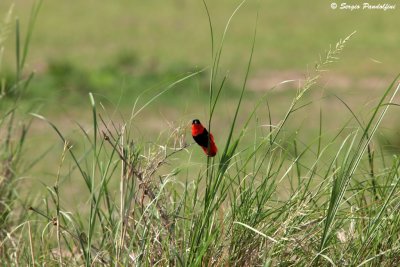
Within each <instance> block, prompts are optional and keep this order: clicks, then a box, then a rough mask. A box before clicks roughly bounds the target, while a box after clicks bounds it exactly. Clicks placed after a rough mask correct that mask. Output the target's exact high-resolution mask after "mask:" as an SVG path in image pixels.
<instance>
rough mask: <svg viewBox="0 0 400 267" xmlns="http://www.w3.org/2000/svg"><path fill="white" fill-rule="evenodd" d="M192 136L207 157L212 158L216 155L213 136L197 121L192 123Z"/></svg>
mask: <svg viewBox="0 0 400 267" xmlns="http://www.w3.org/2000/svg"><path fill="white" fill-rule="evenodd" d="M192 136H193V139H194V141H196V143H197V144H198V145H199V146H201V148H202V149H203V151H204V153H206V155H207V156H209V157H214V156H215V155H216V154H217V151H218V149H217V146H216V145H215V143H214V136H213V135H212V133H208V131H207V129H206V128H204V126H203V125H202V124H201V122H200V121H199V120H198V119H195V120H193V122H192Z"/></svg>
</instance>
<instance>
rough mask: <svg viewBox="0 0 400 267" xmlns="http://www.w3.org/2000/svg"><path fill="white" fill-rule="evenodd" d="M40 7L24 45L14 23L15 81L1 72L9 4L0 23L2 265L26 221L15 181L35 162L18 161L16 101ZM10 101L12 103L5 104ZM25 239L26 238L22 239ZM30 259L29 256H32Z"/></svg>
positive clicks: (13, 255)
mask: <svg viewBox="0 0 400 267" xmlns="http://www.w3.org/2000/svg"><path fill="white" fill-rule="evenodd" d="M39 8H40V2H39V3H38V5H35V6H34V7H33V9H32V14H31V20H30V24H29V27H28V31H27V35H26V37H25V43H24V44H23V45H21V34H20V31H19V21H18V20H16V28H15V29H16V35H15V36H16V49H15V52H16V69H15V76H14V77H15V78H14V79H10V76H9V75H4V72H3V71H2V68H1V65H2V56H3V53H4V51H5V49H4V42H5V40H6V39H7V38H9V35H10V33H11V29H12V12H13V5H11V7H10V9H9V11H8V13H7V15H6V16H5V19H4V21H3V22H2V23H0V92H1V93H0V114H1V115H0V229H1V230H0V258H1V259H2V260H1V262H2V264H4V265H11V264H13V263H15V262H18V255H19V253H20V244H19V241H18V239H19V238H21V237H17V236H16V234H15V233H14V232H15V231H17V229H18V228H20V226H21V224H23V223H24V222H25V220H26V213H24V212H22V210H21V209H20V208H19V207H18V204H20V203H24V202H26V201H27V200H21V199H20V198H19V194H18V191H17V188H18V180H19V179H20V176H21V174H23V173H24V172H25V171H27V170H28V169H29V168H30V167H32V165H33V164H34V162H35V160H32V161H29V162H26V163H25V164H26V165H28V166H24V164H23V163H22V161H23V160H24V159H25V157H24V153H25V150H24V146H25V143H26V139H27V133H28V131H29V128H30V124H31V122H30V121H28V122H23V121H19V118H18V116H19V113H18V112H19V100H20V98H21V96H22V94H23V93H24V91H25V90H26V88H27V87H28V86H29V83H30V81H31V79H32V77H33V74H30V75H28V76H27V78H24V77H23V75H22V73H23V70H24V66H25V60H26V57H27V53H28V47H29V42H30V36H31V34H32V31H33V25H34V21H35V19H36V16H37V12H38V10H39ZM9 95H12V97H10V99H12V101H6V100H7V99H6V98H8V97H9ZM25 240H26V239H25ZM32 257H33V255H32Z"/></svg>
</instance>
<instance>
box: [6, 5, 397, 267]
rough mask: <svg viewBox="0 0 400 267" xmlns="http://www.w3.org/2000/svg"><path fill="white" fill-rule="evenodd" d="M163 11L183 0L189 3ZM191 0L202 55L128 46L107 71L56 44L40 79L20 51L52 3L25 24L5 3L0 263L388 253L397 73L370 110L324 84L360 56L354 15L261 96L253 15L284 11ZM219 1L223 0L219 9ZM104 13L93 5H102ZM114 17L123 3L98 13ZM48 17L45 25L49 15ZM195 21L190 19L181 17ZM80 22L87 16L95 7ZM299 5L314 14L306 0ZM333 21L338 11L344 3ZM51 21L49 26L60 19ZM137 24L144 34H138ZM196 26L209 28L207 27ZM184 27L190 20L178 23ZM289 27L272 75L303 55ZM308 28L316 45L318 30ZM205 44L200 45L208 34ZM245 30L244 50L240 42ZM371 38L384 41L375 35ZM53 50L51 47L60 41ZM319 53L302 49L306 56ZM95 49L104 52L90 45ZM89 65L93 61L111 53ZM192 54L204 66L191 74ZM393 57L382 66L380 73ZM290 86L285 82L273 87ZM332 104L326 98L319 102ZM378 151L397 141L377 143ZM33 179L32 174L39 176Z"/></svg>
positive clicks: (391, 258)
mask: <svg viewBox="0 0 400 267" xmlns="http://www.w3.org/2000/svg"><path fill="white" fill-rule="evenodd" d="M223 2H227V1H223ZM129 3H130V2H129ZM129 3H128V1H126V3H125V4H126V5H127V6H129ZM175 4H176V5H177V6H178V7H184V8H188V10H191V9H190V8H189V7H188V6H191V5H194V4H193V3H190V4H189V3H186V2H180V1H176V3H175ZM198 4H199V3H196V5H198ZM200 4H201V5H200V6H199V9H201V10H202V11H203V13H204V14H202V15H201V16H202V18H203V19H204V18H206V19H205V21H206V22H207V23H204V25H203V26H199V25H196V27H197V28H193V29H192V30H195V29H196V30H197V31H198V35H199V36H200V37H201V38H199V39H200V40H199V42H198V43H196V42H195V41H193V43H195V44H191V45H194V46H196V45H200V46H201V47H202V48H204V49H205V50H204V51H207V53H203V52H204V51H203V52H200V51H199V53H193V57H192V58H188V60H181V58H180V59H179V58H178V59H177V60H172V58H174V56H176V55H177V51H176V50H179V49H176V50H174V51H175V52H173V53H172V52H171V53H166V52H165V51H163V50H162V49H168V48H170V46H168V44H164V43H161V44H159V45H160V48H158V49H160V51H158V52H159V53H158V54H157V56H159V57H161V58H162V56H165V58H167V59H168V60H166V61H163V59H160V62H161V63H157V64H160V66H161V67H159V66H157V67H153V65H152V64H148V63H143V61H142V60H143V59H142V58H141V57H142V56H143V57H145V56H148V53H146V51H145V50H140V48H138V47H136V50H137V51H136V52H132V51H131V50H130V49H126V48H124V49H123V50H119V51H122V52H118V55H116V56H114V57H111V59H110V58H109V60H107V64H96V66H100V67H95V68H92V67H90V66H88V65H90V64H88V62H92V61H90V60H89V58H90V57H91V56H90V55H88V54H86V56H87V58H85V57H86V56H83V57H82V59H83V62H79V63H77V62H78V61H77V59H76V58H73V57H72V58H69V59H66V58H64V57H62V56H61V55H59V54H57V53H55V52H53V54H52V53H51V52H50V53H49V54H46V55H51V54H52V55H53V58H51V59H48V61H47V62H46V70H45V71H43V73H38V74H37V77H36V76H35V75H34V74H30V72H29V71H28V70H26V68H27V66H28V63H27V62H28V61H27V55H28V52H32V53H33V54H35V52H34V50H35V47H36V46H35V41H34V37H33V36H36V27H37V26H39V28H38V35H39V36H40V35H41V34H43V32H41V31H40V30H39V29H40V27H50V26H51V25H47V26H43V24H40V18H41V16H40V15H39V16H38V13H39V9H40V8H43V9H44V10H43V11H46V9H49V8H51V6H52V5H54V3H53V2H51V3H43V5H42V1H37V2H34V3H33V4H32V9H31V13H30V20H29V22H28V23H27V25H28V27H27V28H26V30H23V31H22V30H21V29H20V28H21V26H20V22H19V20H16V24H14V21H13V19H12V15H11V14H12V7H11V8H10V11H9V12H8V13H7V14H5V15H4V16H5V18H4V20H3V21H4V22H3V23H2V24H0V27H1V28H0V53H3V51H5V50H4V49H3V47H4V44H5V43H6V40H9V39H11V36H12V35H11V33H15V37H16V38H15V40H16V41H15V53H14V61H15V63H14V64H15V69H14V70H12V68H11V67H9V66H11V64H10V63H9V62H11V58H12V57H11V56H9V55H7V56H5V57H0V66H1V67H2V68H1V69H0V81H1V92H2V94H1V98H0V111H1V113H0V138H1V139H0V151H1V152H0V153H1V155H0V262H1V264H2V265H4V266H19V265H22V266H25V265H28V266H43V265H50V266H53V265H54V266H57V265H58V266H101V265H106V266H108V265H110V266H111V265H112V266H154V265H159V266H259V265H261V266H321V265H322V266H325V265H333V266H343V265H344V266H381V265H382V266H396V265H398V264H399V258H398V254H399V253H400V243H399V240H398V235H399V233H400V223H399V222H400V214H398V213H397V212H396V211H397V209H398V199H399V197H400V190H399V181H400V178H399V174H400V173H399V167H400V159H399V158H398V157H397V156H396V155H393V151H396V149H395V147H393V146H395V145H396V142H395V141H391V140H395V139H396V136H394V135H393V131H391V129H390V128H382V125H385V120H386V125H388V124H390V122H391V121H393V118H390V117H388V115H389V114H390V111H391V110H394V109H396V108H398V104H396V103H395V102H394V99H395V98H396V97H397V95H398V91H399V90H400V84H399V75H397V74H396V75H397V76H396V75H395V74H393V76H392V79H391V82H388V83H387V84H386V85H385V86H384V87H380V88H379V89H380V90H381V91H379V94H375V95H374V94H372V97H374V98H373V99H372V100H371V99H369V100H371V101H370V103H368V104H367V105H365V106H364V103H361V104H360V106H362V108H359V106H358V105H359V101H360V99H356V100H355V98H353V99H352V100H353V101H351V102H349V101H347V99H346V94H344V95H345V97H342V96H341V95H340V94H338V92H340V90H338V91H333V89H335V88H331V87H330V86H325V85H324V83H325V82H326V81H325V80H324V77H325V76H326V73H327V71H328V70H329V69H331V68H333V67H334V66H338V68H340V67H343V66H344V65H343V63H342V64H341V61H342V59H341V58H342V57H343V58H344V59H343V60H344V61H346V57H347V56H348V55H350V54H351V56H349V60H350V61H351V60H353V61H354V60H357V57H359V56H360V54H357V53H355V54H353V53H350V54H349V53H348V52H347V53H346V51H347V50H348V49H350V51H351V46H352V45H354V43H357V41H356V40H357V38H363V36H364V37H365V32H363V33H361V34H360V33H359V32H360V29H361V31H362V30H363V28H362V27H363V26H360V27H356V29H357V30H358V31H357V33H356V32H353V33H351V32H352V30H351V31H349V32H347V31H346V32H345V34H347V37H346V36H344V38H342V39H339V38H338V41H337V42H336V43H334V44H333V45H332V46H330V47H328V48H327V50H326V52H324V53H321V56H320V57H319V60H318V61H317V62H316V64H315V65H313V67H312V68H309V69H308V71H307V72H306V75H305V76H304V79H302V81H299V82H298V83H294V82H293V81H283V80H282V81H281V82H280V83H279V82H278V83H277V84H276V86H274V87H273V88H269V89H270V90H263V91H262V92H259V91H254V90H253V91H250V90H249V87H250V83H251V82H252V76H251V73H252V71H253V70H254V69H257V68H260V66H261V65H260V64H261V63H260V58H259V57H258V56H257V55H258V53H257V49H260V48H259V43H260V42H261V43H264V42H263V41H262V38H267V37H265V36H263V34H262V33H263V30H264V27H265V25H266V24H265V20H266V19H268V20H270V19H272V21H274V22H276V21H279V20H278V19H277V18H276V16H277V14H275V13H274V14H270V16H271V18H266V16H263V15H261V14H264V13H263V8H265V7H263V5H261V4H260V5H259V4H257V5H255V4H254V3H252V2H250V1H249V2H246V1H243V2H240V3H235V5H234V8H233V9H232V10H234V11H233V12H232V13H231V14H230V15H229V16H227V19H225V20H224V21H225V26H224V28H222V29H220V23H219V20H220V19H221V18H220V17H219V16H216V15H215V13H214V12H222V11H221V6H217V4H211V3H210V4H208V3H207V2H206V1H203V2H200ZM1 5H2V4H1ZM85 5H88V4H87V3H83V4H82V8H84V6H85ZM104 5H105V6H107V4H104ZM157 5H158V4H156V3H148V4H147V5H146V4H139V3H136V6H135V8H137V9H135V12H139V11H138V10H140V11H143V10H144V9H148V8H150V10H153V11H154V10H156V9H157V8H159V7H158V6H157ZM163 5H164V4H163ZM231 5H232V4H227V3H226V7H225V8H227V9H229V7H231ZM271 5H278V4H276V3H275V4H273V3H269V6H268V7H269V8H273V6H271ZM285 5H289V4H284V3H282V4H279V6H275V7H274V8H277V9H280V8H293V6H285ZM291 5H300V4H296V3H292V4H291ZM315 5H316V7H315V8H317V7H318V5H317V3H315ZM127 6H126V7H125V8H127ZM167 7H168V8H169V9H167V10H165V11H170V12H163V15H162V16H160V17H158V18H156V19H160V20H162V21H163V22H164V24H163V25H165V27H167V26H168V25H169V24H171V23H172V24H174V23H176V20H177V18H176V17H175V16H172V15H171V14H174V13H173V12H176V10H178V8H177V7H174V6H173V5H171V4H170V5H167ZM108 8H109V7H108ZM225 8H224V10H225ZM325 8H326V9H327V8H328V7H325ZM103 9H104V10H106V7H103V6H100V7H99V12H100V14H103V13H101V12H105V11H104V10H103ZM60 10H61V11H62V12H68V9H62V8H60ZM65 10H67V11H65ZM82 10H89V9H82ZM82 10H80V11H81V13H80V14H82ZM171 10H172V11H171ZM254 10H256V11H254ZM321 10H323V9H322V8H321ZM75 11H77V10H75ZM120 11H121V10H120V7H118V5H117V6H116V7H115V9H111V10H110V11H109V12H110V13H108V15H109V16H111V14H112V13H118V12H120ZM224 12H225V11H224ZM224 12H222V13H224ZM242 12H243V13H242ZM324 12H328V11H327V10H325V11H324ZM330 12H331V11H330ZM50 14H51V13H50ZM138 14H139V13H138ZM165 14H169V15H165ZM249 14H251V16H250V15H249ZM55 15H56V14H52V16H50V17H49V18H47V19H48V20H49V21H52V20H54V19H56V18H58V16H60V14H59V15H58V16H55ZM103 15H105V14H103ZM190 15H193V18H194V19H196V18H197V17H196V16H195V14H190V13H189V14H186V13H185V16H190ZM196 15H197V16H200V15H199V14H197V13H196ZM87 16H88V17H87V18H86V19H87V21H91V23H94V22H96V21H97V20H96V18H97V17H98V16H99V14H96V16H94V14H87ZM168 16H172V17H168ZM241 16H245V18H246V19H247V21H248V22H251V24H250V26H248V25H247V24H246V26H244V25H241V24H238V23H237V20H239V21H244V19H243V17H241ZM246 16H248V17H246ZM293 16H294V17H295V18H296V17H299V18H301V17H302V18H303V19H304V20H305V21H308V20H307V19H306V18H305V16H306V14H305V13H302V12H301V10H300V12H299V13H296V14H295V15H293ZM338 16H339V17H340V16H342V18H346V16H347V14H345V13H340V14H339V15H338ZM355 16H356V17H357V16H360V15H359V14H358V15H355ZM373 16H375V15H373ZM155 17H157V16H155ZM249 17H251V19H249ZM140 18H141V17H137V18H136V19H140ZM207 18H208V21H207ZM214 18H217V19H215V21H214ZM241 18H242V20H241ZM295 18H292V19H293V20H295ZM121 19H122V18H121ZM141 19H142V20H144V18H143V17H142V18H141ZM391 19H392V17H391V16H389V18H388V19H387V20H388V21H391ZM310 20H311V21H314V20H315V18H311V19H310ZM385 21H386V20H385ZM52 22H53V24H52V25H54V24H57V25H59V26H60V28H61V29H62V28H63V27H65V26H66V24H63V23H55V22H54V21H52ZM99 23H100V22H99ZM146 23H147V22H146ZM146 23H144V24H143V25H144V26H143V27H144V29H137V30H138V32H140V31H143V32H144V31H146V30H147V29H146V28H145V25H146ZM292 23H294V22H292ZM296 23H298V22H296ZM314 23H315V21H314ZM14 25H15V30H13V28H14ZM139 25H141V24H139ZM157 25H158V24H157ZM179 25H180V24H179ZM179 25H178V26H179ZM207 25H208V26H209V31H208V32H209V34H208V35H206V36H207V37H204V36H203V35H205V33H206V32H207V31H206V30H205V29H204V28H206V27H207ZM268 25H271V24H268ZM285 25H286V26H285ZM289 25H290V23H289ZM34 26H35V33H34ZM179 27H183V28H182V31H185V29H186V27H188V26H183V25H182V26H179ZM285 27H287V24H284V25H276V29H275V30H276V31H278V32H280V34H276V35H273V36H271V37H268V38H279V37H281V39H280V42H282V40H284V39H285V38H283V37H282V35H283V34H284V33H285V34H287V32H288V29H287V28H285ZM359 28H360V29H359ZM61 29H60V31H61ZM81 29H82V31H83V33H86V34H87V35H88V36H87V37H86V38H88V39H86V41H87V40H93V41H95V40H96V38H98V36H97V35H96V34H95V33H91V32H90V31H89V30H87V31H86V29H85V25H82V28H81ZM102 30H103V31H104V32H113V30H114V29H109V28H107V27H104V28H102ZM186 30H187V29H186ZM235 30H239V31H241V32H242V33H243V32H246V36H249V38H244V37H243V36H242V35H240V34H232V35H231V32H232V31H233V33H235ZM219 32H222V34H219ZM24 33H25V34H24ZM89 33H90V34H89ZM81 34H82V33H81ZM92 34H93V35H92ZM142 34H144V33H142ZM162 34H164V35H167V33H162ZM293 34H294V35H295V36H294V39H293V40H292V41H290V42H289V43H290V44H285V45H282V49H285V48H286V49H288V47H286V45H293V46H294V47H296V48H297V51H296V53H297V54H298V55H299V56H298V57H296V56H294V55H293V54H292V55H290V56H289V57H287V58H285V60H287V62H285V63H282V64H283V65H282V66H281V67H282V69H284V68H285V67H284V66H288V65H290V64H293V68H298V67H299V66H300V65H302V64H304V62H305V61H304V62H302V60H303V59H304V58H303V57H306V56H307V55H309V54H307V53H303V52H304V51H303V50H302V49H303V48H299V44H306V43H307V42H306V41H305V39H303V38H305V37H304V36H301V35H297V36H296V34H300V33H299V32H296V30H294V31H293ZM313 34H314V35H315V36H321V38H322V39H323V38H326V36H325V35H324V33H323V32H319V31H315V32H313ZM96 36H97V37H96ZM358 36H361V37H358ZM72 37H73V36H72V35H71V38H72ZM138 37H141V36H140V34H138ZM302 37H303V38H302ZM74 38H79V37H78V36H75V37H74ZM186 38H187V37H186ZM236 38H237V39H236ZM296 38H297V39H296ZM205 39H207V40H208V43H207V44H205V43H202V42H203V41H204V40H205ZM244 39H245V40H246V44H245V45H243V43H241V42H242V41H243V40H244ZM123 40H124V39H122V40H121V42H122V41H123ZM202 40H203V41H202ZM69 41H70V40H69ZM175 41H176V40H175ZM182 41H184V42H182V43H184V44H187V43H188V42H187V39H184V40H182ZM232 41H233V43H234V44H235V45H232V43H231V42H232ZM374 41H376V40H374ZM36 42H38V40H36ZM292 42H293V43H292ZM321 42H322V41H321ZM327 43H329V42H327ZM381 43H382V44H390V41H388V40H386V39H382V40H381ZM318 44H319V42H316V43H314V45H316V46H318ZM59 45H60V46H59V47H58V48H57V49H58V50H59V51H64V48H65V47H63V46H62V45H61V42H60V43H59ZM164 45H165V47H164ZM367 45H368V44H367ZM369 45H371V43H370V44H369ZM172 47H174V46H173V45H172ZM244 47H245V48H244ZM175 48H176V44H175ZM51 49H55V48H51ZM51 49H49V51H50V50H51ZM143 49H145V48H143ZM236 49H240V50H239V51H240V57H242V56H243V55H246V56H245V60H243V59H240V60H239V59H238V62H241V63H240V64H239V65H240V66H235V68H236V67H238V69H237V70H235V69H233V73H235V74H234V76H233V78H231V75H232V74H231V73H227V72H226V66H229V65H231V64H233V63H232V62H229V61H225V58H226V57H228V58H229V55H237V54H238V53H237V51H236ZM320 49H321V46H318V48H315V49H310V51H311V52H313V54H312V57H315V54H318V52H315V50H320ZM353 49H354V48H353ZM116 50H118V49H116ZM306 50H307V49H306ZM288 51H290V49H288ZM147 52H148V51H147ZM58 53H59V52H58ZM96 53H99V54H102V51H101V49H99V50H98V51H96ZM7 54H8V53H7ZM78 54H79V53H78ZM205 54H208V55H210V57H209V58H208V59H207V57H205V56H204V55H205ZM289 54H290V53H289ZM1 55H2V54H0V56H1ZM92 56H93V55H92ZM264 56H265V55H264ZM384 56H385V57H387V58H388V59H392V57H393V55H389V56H388V55H386V54H385V55H384ZM243 57H244V56H243ZM93 58H96V60H99V61H101V59H100V58H103V59H105V58H107V56H106V55H102V56H98V57H95V56H93ZM236 59H237V58H236ZM236 59H235V58H234V56H232V58H231V60H236ZM3 60H4V62H6V67H5V68H4V66H3V63H4V62H3ZM196 60H198V61H201V64H198V65H197V66H201V67H193V66H196V64H194V62H196ZM207 60H209V61H210V62H207ZM275 60H277V59H275ZM307 60H308V59H307ZM167 61H170V62H172V63H169V64H165V62H167ZM174 62H179V63H174ZM388 62H389V63H388V64H382V65H381V66H382V68H386V67H388V66H389V67H388V68H390V67H391V66H392V65H391V63H390V62H391V61H390V60H389V61H388ZM346 64H348V61H347V63H346ZM346 64H345V65H346ZM277 65H279V64H277ZM203 66H208V67H204V68H203ZM239 67H240V68H239ZM278 69H279V67H278ZM343 70H344V71H348V72H349V73H350V75H354V76H355V77H362V76H363V74H362V73H363V70H359V69H357V70H354V69H353V68H349V67H348V66H347V67H343ZM237 71H241V72H237ZM369 71H371V72H372V69H370V70H365V72H366V73H368V72H369ZM381 71H382V73H386V74H388V72H386V71H385V70H381ZM397 71H398V70H397ZM253 81H254V80H253ZM286 85H289V89H287V88H286V89H284V86H286ZM54 88H58V89H59V90H53V89H54ZM188 88H190V89H188ZM321 88H323V90H320V89H321ZM290 89H291V90H290ZM356 89H360V88H356ZM318 90H319V91H318ZM321 91H323V92H321ZM376 96H379V97H378V98H375V97H376ZM333 101H334V103H335V105H329V106H328V107H325V106H324V103H330V104H332V103H333ZM54 103H56V104H54ZM57 104H59V105H57ZM59 106H62V108H60V107H59ZM166 107H170V109H167V108H166ZM310 113H314V114H312V115H310ZM47 114H48V115H47ZM154 114H161V115H159V116H161V117H162V118H163V119H164V120H166V121H167V123H166V124H167V125H168V127H165V124H160V123H159V121H155V122H154V121H153V120H151V117H152V116H155V115H154ZM171 114H172V115H171ZM199 114H207V117H206V119H204V120H203V121H207V128H208V129H209V130H210V131H212V132H213V133H214V136H215V138H216V141H217V145H218V146H219V152H218V154H217V156H216V157H214V158H206V157H205V156H204V154H201V150H200V149H199V148H198V147H196V146H195V145H193V146H192V144H191V143H192V141H189V140H191V137H190V136H188V133H187V128H188V127H187V126H188V125H187V121H188V120H189V119H190V118H194V117H197V116H199ZM344 114H346V116H345V115H344ZM204 117H205V116H204ZM169 118H178V119H176V120H173V119H169ZM74 120H75V121H74ZM71 121H74V122H73V123H71ZM176 121H178V122H176ZM152 123H153V124H152ZM146 126H148V127H146ZM71 129H74V130H71ZM44 132H46V134H44V135H42V134H43V133H44ZM154 132H157V134H154ZM383 133H384V134H383ZM374 140H380V142H377V141H374ZM388 145H389V146H392V149H390V150H386V149H385V147H386V146H388ZM32 177H40V181H41V182H35V180H34V178H32ZM40 183H41V185H39V184H40ZM39 186H40V188H38V187H39Z"/></svg>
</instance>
